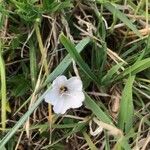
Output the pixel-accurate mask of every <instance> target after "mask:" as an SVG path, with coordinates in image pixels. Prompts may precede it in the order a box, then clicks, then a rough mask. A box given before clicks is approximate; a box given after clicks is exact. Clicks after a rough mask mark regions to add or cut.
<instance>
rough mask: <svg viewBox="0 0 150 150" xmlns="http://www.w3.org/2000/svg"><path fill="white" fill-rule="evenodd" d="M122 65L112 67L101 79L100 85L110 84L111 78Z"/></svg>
mask: <svg viewBox="0 0 150 150" xmlns="http://www.w3.org/2000/svg"><path fill="white" fill-rule="evenodd" d="M123 64H124V63H119V64H117V65H115V66H113V67H112V68H111V69H110V70H109V71H108V72H107V74H106V75H105V76H104V77H103V78H102V81H101V82H102V85H104V84H107V83H110V82H111V79H112V78H113V76H114V75H115V74H116V72H117V71H118V70H119V68H121V67H122V65H123Z"/></svg>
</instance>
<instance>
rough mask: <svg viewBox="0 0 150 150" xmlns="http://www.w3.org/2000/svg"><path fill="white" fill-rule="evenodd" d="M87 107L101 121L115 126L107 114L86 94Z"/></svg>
mask: <svg viewBox="0 0 150 150" xmlns="http://www.w3.org/2000/svg"><path fill="white" fill-rule="evenodd" d="M84 103H85V105H86V106H87V108H89V109H90V110H91V111H92V112H93V113H94V114H95V115H96V116H97V118H98V119H99V120H101V121H103V122H105V123H108V124H113V122H112V120H111V119H110V118H109V117H108V116H107V115H106V114H105V112H104V111H103V110H102V109H101V108H100V107H99V106H98V105H97V104H96V103H95V102H94V100H92V99H91V98H90V96H88V95H87V94H86V93H85V101H84Z"/></svg>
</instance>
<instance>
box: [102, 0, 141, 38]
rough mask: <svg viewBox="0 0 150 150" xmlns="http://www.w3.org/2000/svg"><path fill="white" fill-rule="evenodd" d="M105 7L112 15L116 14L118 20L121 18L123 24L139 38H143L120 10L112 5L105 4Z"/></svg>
mask: <svg viewBox="0 0 150 150" xmlns="http://www.w3.org/2000/svg"><path fill="white" fill-rule="evenodd" d="M103 5H104V7H105V8H107V9H108V10H109V11H110V12H111V13H112V14H115V16H116V17H117V18H119V19H120V20H121V21H122V22H123V23H125V24H126V26H127V27H129V28H130V29H131V30H132V31H133V32H134V33H135V34H136V35H137V36H139V37H141V38H142V35H141V34H140V32H139V31H138V29H137V28H136V27H135V26H134V25H133V23H132V22H131V21H130V20H129V19H128V18H127V17H126V16H125V15H124V14H123V13H122V12H120V11H119V10H118V9H116V8H115V6H113V5H112V4H111V3H109V2H106V3H103Z"/></svg>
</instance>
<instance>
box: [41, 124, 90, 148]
mask: <svg viewBox="0 0 150 150" xmlns="http://www.w3.org/2000/svg"><path fill="white" fill-rule="evenodd" d="M86 125H87V122H79V123H78V124H77V125H76V126H75V127H74V128H73V129H72V131H70V132H69V133H67V134H65V135H64V136H63V137H62V138H60V139H59V140H57V141H55V142H53V143H52V144H49V145H46V146H44V147H42V148H41V149H46V150H47V149H48V148H50V147H52V146H53V145H55V144H57V143H58V142H60V141H61V140H63V139H65V138H67V137H69V136H71V135H72V134H75V133H77V132H81V131H82V130H83V129H84V127H85V126H86Z"/></svg>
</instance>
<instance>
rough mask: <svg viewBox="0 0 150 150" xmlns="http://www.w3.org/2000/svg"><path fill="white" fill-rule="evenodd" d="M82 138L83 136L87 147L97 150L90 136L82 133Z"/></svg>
mask: <svg viewBox="0 0 150 150" xmlns="http://www.w3.org/2000/svg"><path fill="white" fill-rule="evenodd" d="M83 136H84V139H85V140H86V142H87V144H88V145H89V148H90V149H92V150H98V148H97V147H96V146H95V144H94V143H93V142H92V140H91V138H90V136H89V135H88V134H87V133H86V132H83Z"/></svg>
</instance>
